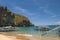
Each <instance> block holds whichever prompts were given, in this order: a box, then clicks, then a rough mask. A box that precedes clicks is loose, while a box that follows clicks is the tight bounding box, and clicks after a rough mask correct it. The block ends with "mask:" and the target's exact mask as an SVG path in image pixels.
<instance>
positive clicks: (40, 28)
mask: <svg viewBox="0 0 60 40" xmlns="http://www.w3.org/2000/svg"><path fill="white" fill-rule="evenodd" d="M35 30H40V31H49V30H50V29H49V28H47V27H38V28H36V29H35Z"/></svg>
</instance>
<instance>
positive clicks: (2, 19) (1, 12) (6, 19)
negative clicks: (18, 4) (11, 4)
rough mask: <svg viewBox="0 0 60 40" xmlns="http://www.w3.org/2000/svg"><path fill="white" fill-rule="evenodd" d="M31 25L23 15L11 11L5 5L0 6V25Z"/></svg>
mask: <svg viewBox="0 0 60 40" xmlns="http://www.w3.org/2000/svg"><path fill="white" fill-rule="evenodd" d="M9 25H11V26H21V25H22V26H27V25H28V26H31V25H33V24H32V23H31V22H30V21H29V19H28V18H27V17H25V16H22V15H19V14H16V13H13V12H11V11H10V10H9V9H8V8H7V7H3V6H0V26H9Z"/></svg>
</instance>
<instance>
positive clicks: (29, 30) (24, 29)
mask: <svg viewBox="0 0 60 40" xmlns="http://www.w3.org/2000/svg"><path fill="white" fill-rule="evenodd" d="M54 28H55V27H54ZM59 29H60V28H59ZM59 29H56V30H53V31H51V32H48V33H47V31H40V30H39V31H37V30H35V27H17V28H16V31H15V32H19V33H21V34H31V35H39V36H40V35H45V36H46V35H48V36H58V30H59Z"/></svg>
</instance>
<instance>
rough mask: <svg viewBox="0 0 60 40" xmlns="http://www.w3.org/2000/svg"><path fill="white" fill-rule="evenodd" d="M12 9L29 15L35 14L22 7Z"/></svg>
mask: <svg viewBox="0 0 60 40" xmlns="http://www.w3.org/2000/svg"><path fill="white" fill-rule="evenodd" d="M14 9H15V10H19V11H20V13H23V14H26V15H29V16H34V15H36V14H35V13H31V12H29V11H28V10H26V9H23V8H21V7H15V8H14Z"/></svg>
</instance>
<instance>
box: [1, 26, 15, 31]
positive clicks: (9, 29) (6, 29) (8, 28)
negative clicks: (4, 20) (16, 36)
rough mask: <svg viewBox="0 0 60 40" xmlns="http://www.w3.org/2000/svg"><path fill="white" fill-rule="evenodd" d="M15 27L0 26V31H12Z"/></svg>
mask: <svg viewBox="0 0 60 40" xmlns="http://www.w3.org/2000/svg"><path fill="white" fill-rule="evenodd" d="M14 30H15V28H14V27H12V26H6V27H0V31H14Z"/></svg>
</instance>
